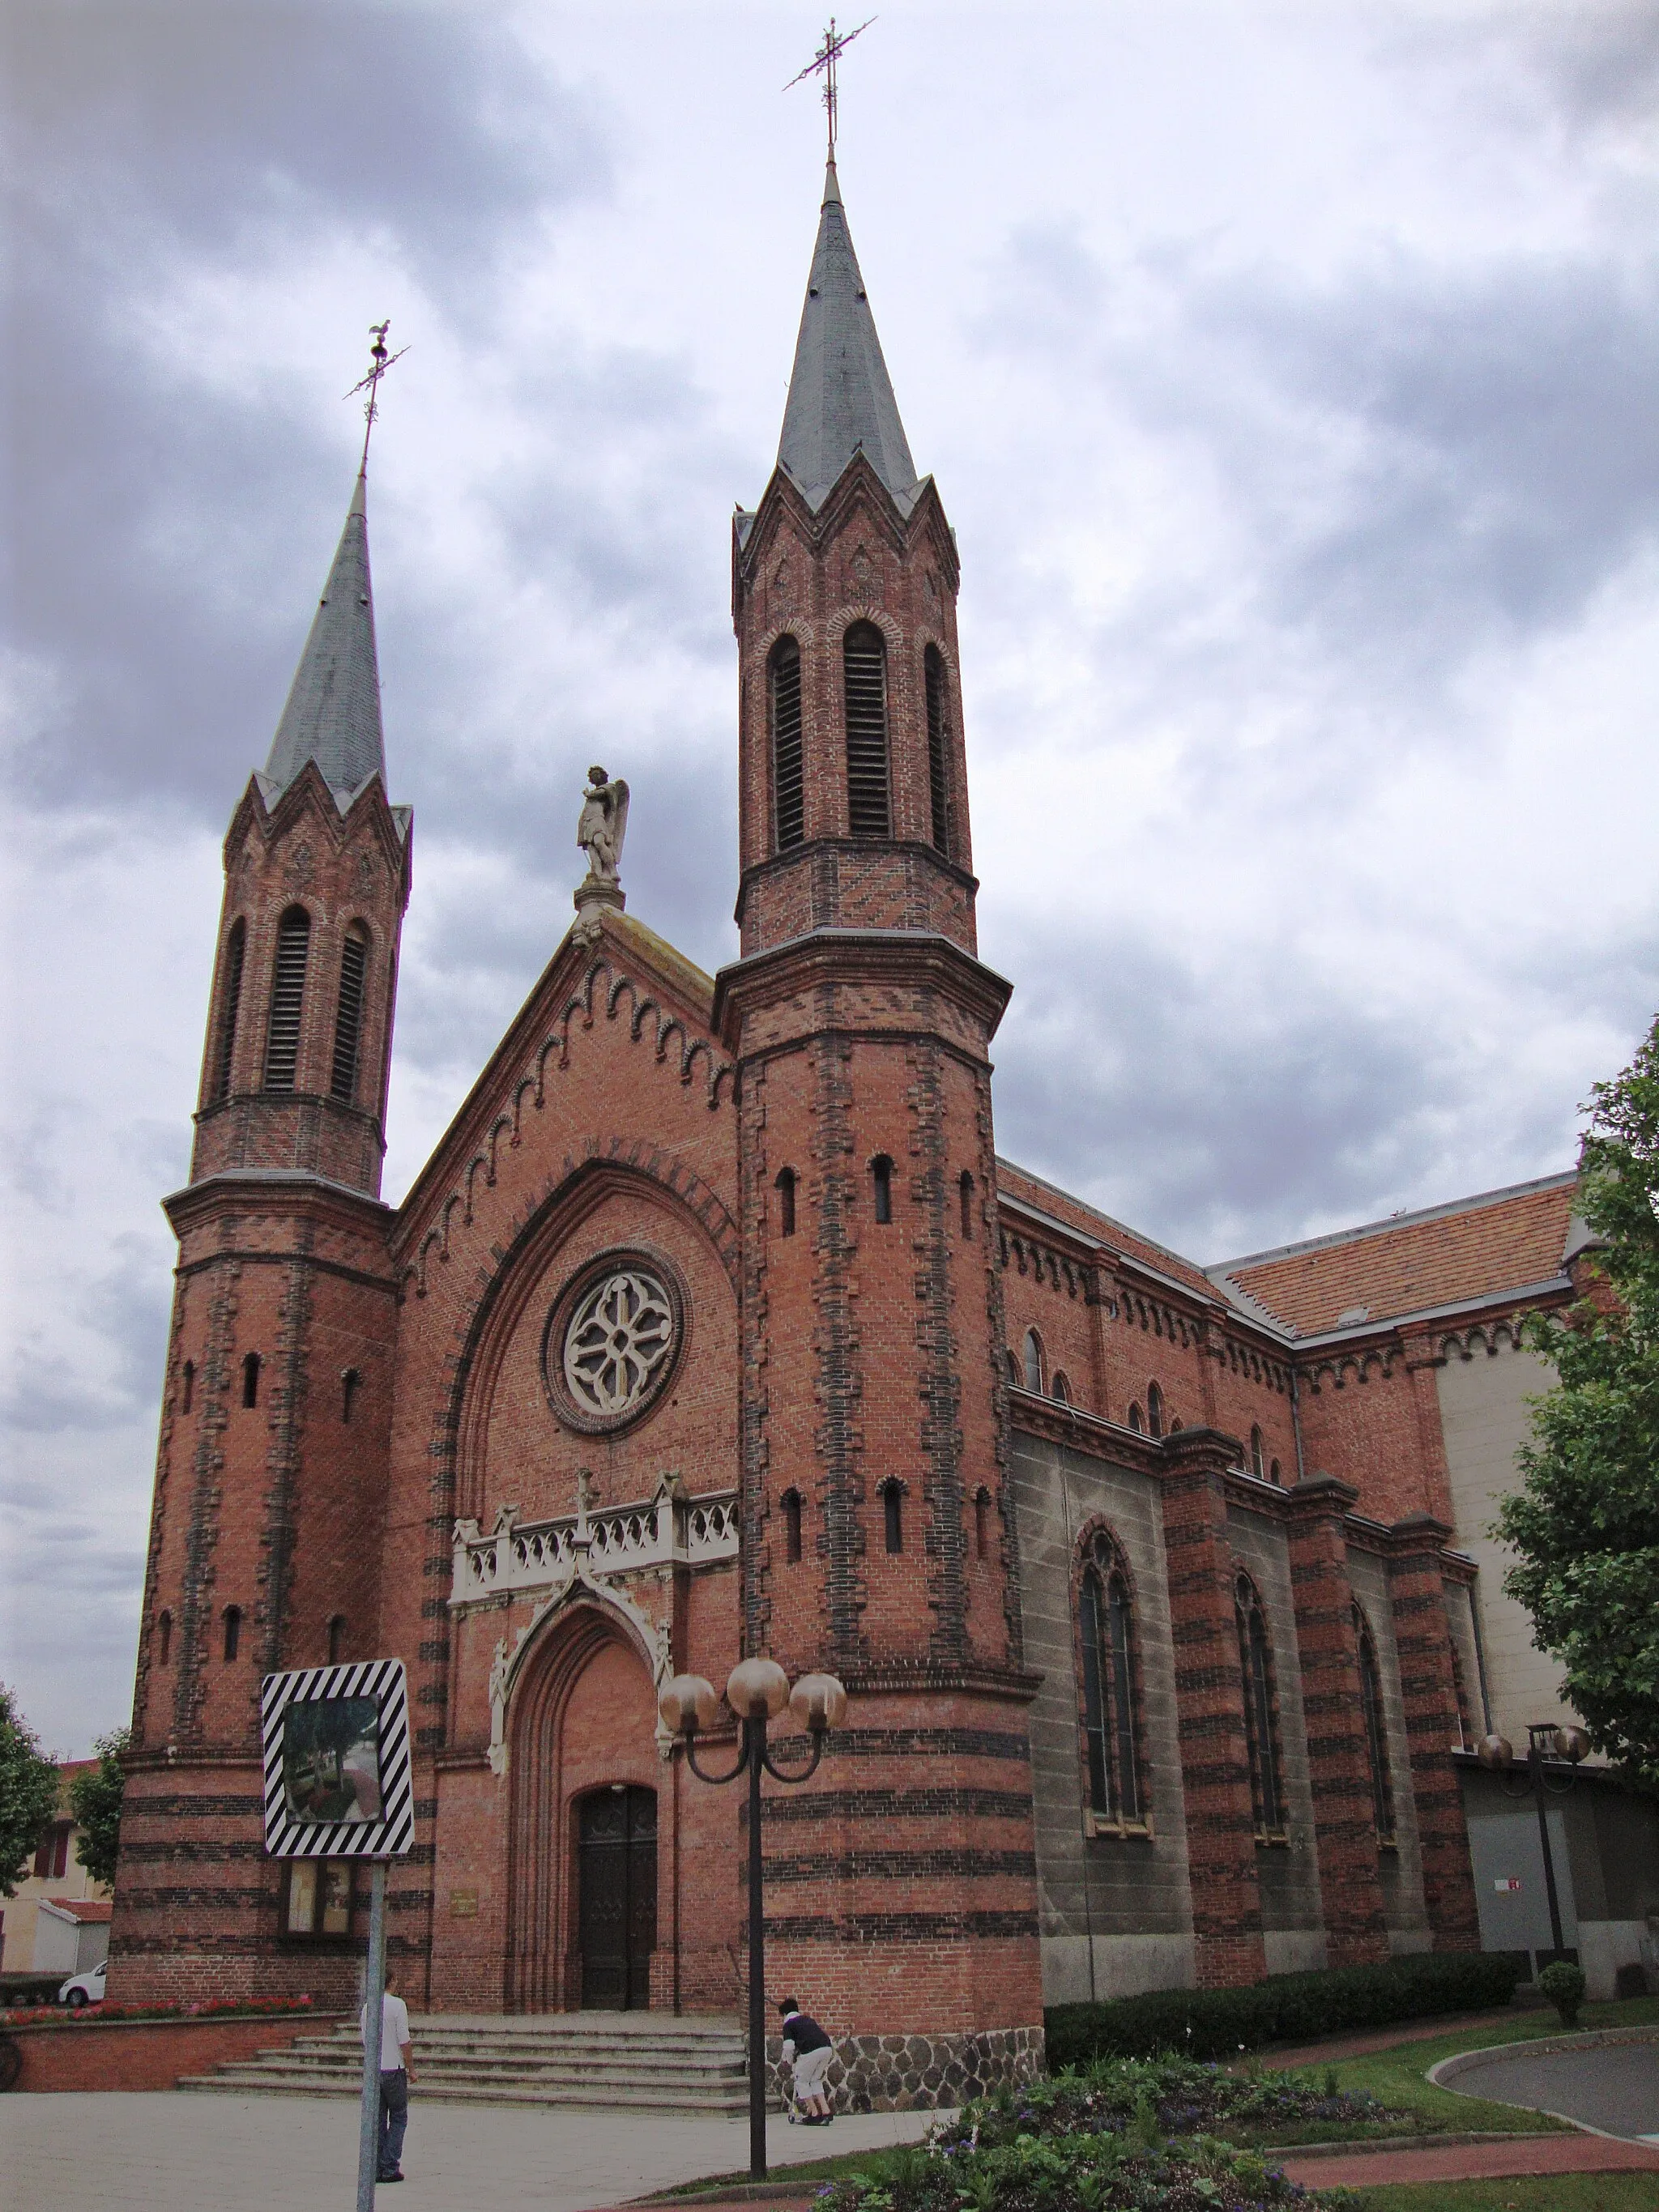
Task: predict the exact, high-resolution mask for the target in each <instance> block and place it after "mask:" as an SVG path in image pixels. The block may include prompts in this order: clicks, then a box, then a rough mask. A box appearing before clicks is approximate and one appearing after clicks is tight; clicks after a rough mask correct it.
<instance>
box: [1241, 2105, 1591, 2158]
mask: <svg viewBox="0 0 1659 2212" xmlns="http://www.w3.org/2000/svg"><path fill="white" fill-rule="evenodd" d="M1526 2109H1528V2108H1527V2107H1525V2106H1519V2105H1517V2106H1516V2111H1517V2112H1522V2111H1524V2110H1526ZM1548 2117H1549V2118H1552V2119H1553V2118H1555V2117H1556V2115H1555V2114H1554V2113H1551V2114H1550V2115H1549V2116H1548ZM1568 2130H1571V2131H1572V2132H1573V2133H1575V2134H1576V2133H1578V2132H1580V2130H1578V2128H1577V2124H1576V2123H1575V2122H1573V2121H1571V2120H1568V2121H1566V2122H1565V2123H1564V2124H1563V2126H1562V2127H1560V2128H1518V2129H1506V2130H1503V2131H1502V2132H1501V2133H1500V2132H1497V2131H1493V2132H1490V2133H1487V2134H1485V2135H1476V2134H1474V2133H1471V2132H1468V2131H1466V2132H1464V2133H1462V2134H1461V2135H1435V2136H1357V2137H1355V2138H1354V2139H1353V2140H1352V2141H1350V2142H1325V2143H1252V2144H1251V2146H1250V2148H1251V2149H1252V2150H1254V2151H1255V2154H1256V2155H1257V2157H1259V2158H1267V2157H1270V2156H1272V2155H1273V2154H1274V2153H1277V2154H1278V2155H1279V2159H1280V2160H1281V2161H1282V2160H1285V2159H1287V2158H1291V2159H1304V2158H1364V2157H1368V2156H1369V2155H1370V2154H1371V2153H1372V2152H1376V2154H1377V2155H1378V2156H1379V2157H1381V2156H1384V2155H1386V2154H1388V2153H1389V2151H1396V2150H1455V2149H1461V2148H1462V2147H1463V2146H1464V2145H1466V2144H1468V2143H1507V2142H1532V2141H1533V2140H1534V2139H1535V2138H1541V2139H1542V2140H1544V2141H1545V2142H1559V2140H1560V2137H1561V2136H1562V2135H1563V2134H1565V2132H1567V2131H1568Z"/></svg>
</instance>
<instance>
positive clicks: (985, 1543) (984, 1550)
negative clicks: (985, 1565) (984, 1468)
mask: <svg viewBox="0 0 1659 2212" xmlns="http://www.w3.org/2000/svg"><path fill="white" fill-rule="evenodd" d="M990 1556H991V1493H990V1492H989V1491H988V1490H986V1489H984V1488H983V1487H981V1488H980V1489H979V1490H977V1491H975V1493H974V1557H975V1559H989V1558H990Z"/></svg>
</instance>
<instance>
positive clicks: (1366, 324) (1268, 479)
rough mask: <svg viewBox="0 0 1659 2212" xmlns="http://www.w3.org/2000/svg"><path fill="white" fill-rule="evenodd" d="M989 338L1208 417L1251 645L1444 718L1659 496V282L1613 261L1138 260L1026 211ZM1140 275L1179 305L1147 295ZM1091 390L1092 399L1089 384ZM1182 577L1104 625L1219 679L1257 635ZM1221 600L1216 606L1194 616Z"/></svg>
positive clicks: (1205, 434)
mask: <svg viewBox="0 0 1659 2212" xmlns="http://www.w3.org/2000/svg"><path fill="white" fill-rule="evenodd" d="M994 289H995V290H996V292H997V295H998V297H999V300H1000V301H1001V302H1002V304H1001V305H1000V307H999V309H998V311H997V313H996V314H995V315H994V317H991V318H987V319H985V320H983V321H982V322H981V325H980V326H979V330H978V332H977V335H978V337H979V340H980V343H982V344H984V345H986V346H987V347H989V348H1005V349H1010V350H1013V351H1017V352H1018V353H1019V354H1021V355H1022V356H1024V357H1025V360H1026V362H1027V364H1028V366H1029V365H1030V363H1031V362H1033V360H1034V359H1039V358H1041V359H1043V360H1044V364H1045V365H1044V368H1043V373H1044V374H1051V375H1052V376H1053V377H1054V380H1056V382H1057V383H1060V382H1064V383H1066V384H1067V385H1069V386H1073V387H1075V386H1076V385H1077V383H1078V381H1079V379H1083V380H1086V386H1087V387H1088V388H1092V389H1093V390H1094V391H1096V392H1098V393H1100V394H1101V395H1102V396H1103V397H1104V398H1106V399H1107V400H1108V402H1109V404H1116V405H1118V406H1120V407H1121V408H1123V409H1125V410H1127V412H1128V414H1129V415H1130V416H1131V417H1132V419H1134V420H1136V421H1138V422H1140V423H1141V424H1143V425H1145V426H1146V427H1147V428H1150V429H1152V432H1153V433H1154V434H1155V435H1157V436H1158V438H1159V439H1161V440H1164V441H1169V440H1170V439H1171V438H1174V439H1177V440H1185V441H1190V442H1191V443H1192V444H1193V445H1194V447H1196V449H1197V450H1198V451H1199V452H1200V453H1202V455H1203V456H1204V458H1205V460H1206V464H1207V465H1208V467H1209V468H1210V469H1211V470H1212V472H1213V475H1214V477H1215V479H1216V480H1217V482H1218V484H1219V485H1220V487H1221V489H1222V491H1223V495H1224V497H1225V504H1226V507H1227V510H1228V513H1229V515H1230V517H1231V520H1232V522H1233V524H1234V526H1236V527H1238V528H1239V529H1241V530H1242V531H1243V533H1244V536H1245V540H1246V544H1247V547H1248V550H1247V553H1246V556H1245V559H1246V562H1247V567H1246V570H1245V573H1246V574H1247V575H1248V576H1249V591H1250V594H1251V599H1252V606H1253V613H1254V615H1255V617H1257V619H1256V620H1255V621H1253V623H1252V624H1251V626H1250V629H1251V635H1250V648H1251V649H1252V650H1254V651H1257V652H1260V651H1261V649H1262V648H1263V646H1264V643H1265V638H1264V634H1263V627H1262V626H1263V623H1265V624H1266V626H1267V630H1266V635H1272V634H1273V632H1277V634H1278V635H1279V639H1280V641H1281V643H1282V645H1283V646H1284V647H1287V648H1289V647H1293V648H1294V649H1296V650H1297V651H1298V652H1310V653H1312V654H1313V656H1314V660H1315V663H1316V666H1317V665H1324V666H1326V667H1328V668H1331V669H1333V670H1334V669H1340V671H1341V680H1342V681H1343V682H1344V683H1345V684H1347V685H1349V686H1351V687H1352V688H1353V689H1354V690H1356V691H1358V690H1359V688H1360V687H1361V686H1362V685H1364V687H1365V688H1366V690H1368V692H1369V704H1370V713H1371V714H1373V715H1376V714H1381V715H1383V716H1389V715H1392V716H1394V717H1395V719H1396V720H1397V721H1398V723H1399V725H1400V726H1401V732H1402V734H1404V735H1405V736H1406V737H1407V741H1409V738H1410V731H1411V726H1412V725H1413V723H1415V724H1416V725H1417V726H1418V728H1419V730H1422V729H1425V728H1426V727H1429V726H1430V725H1427V724H1425V721H1424V719H1423V714H1422V710H1423V708H1425V706H1430V707H1432V708H1434V709H1436V710H1437V714H1439V715H1440V716H1441V719H1440V720H1437V722H1435V723H1434V724H1433V725H1432V726H1433V729H1434V740H1433V741H1435V742H1442V741H1444V739H1445V738H1447V737H1448V736H1449V733H1450V721H1449V717H1448V716H1447V715H1446V712H1445V710H1446V709H1447V708H1448V703H1449V702H1448V697H1447V694H1448V690H1449V685H1450V684H1451V682H1452V681H1453V679H1455V677H1456V676H1457V675H1458V674H1459V673H1460V672H1461V671H1462V669H1463V668H1464V667H1465V666H1466V665H1468V660H1469V658H1470V656H1471V655H1472V653H1475V652H1476V651H1479V650H1481V649H1484V648H1486V647H1488V646H1490V645H1492V644H1493V643H1494V642H1497V641H1513V640H1520V639H1523V638H1527V637H1530V636H1534V635H1539V634H1540V633H1541V632H1543V631H1546V630H1547V629H1552V628H1558V627H1560V626H1562V625H1565V624H1567V623H1571V621H1573V620H1574V619H1575V618H1577V617H1578V616H1580V615H1581V614H1582V613H1583V609H1584V607H1585V605H1586V603H1587V602H1588V601H1589V599H1590V598H1591V597H1592V596H1593V595H1594V594H1595V592H1596V591H1597V590H1598V589H1600V588H1601V586H1603V585H1604V584H1605V583H1606V582H1607V580H1609V579H1610V578H1611V577H1613V575H1615V574H1618V573H1619V572H1620V570H1621V569H1622V568H1624V567H1625V566H1626V564H1627V563H1628V562H1630V560H1631V559H1632V557H1633V556H1635V555H1636V554H1637V552H1638V550H1640V549H1641V548H1642V547H1644V545H1647V544H1651V543H1652V542H1653V540H1654V538H1655V535H1656V519H1659V419H1656V416H1655V412H1654V409H1653V406H1652V393H1653V391H1654V389H1655V388H1656V382H1659V287H1656V284H1655V283H1654V282H1653V276H1652V273H1651V272H1650V273H1648V274H1646V275H1644V276H1642V277H1641V278H1639V279H1636V278H1632V277H1631V276H1627V275H1626V274H1625V273H1623V272H1622V271H1621V270H1620V268H1619V267H1618V266H1617V265H1616V264H1615V263H1614V262H1613V260H1612V259H1611V258H1589V257H1585V258H1578V259H1572V258H1566V257H1564V256H1560V257H1556V258H1547V257H1545V256H1536V257H1517V256H1513V255H1509V256H1504V257H1494V258H1493V259H1492V261H1491V262H1490V263H1489V264H1487V265H1486V267H1485V268H1484V269H1481V270H1475V271H1473V272H1470V271H1467V270H1465V271H1461V272H1460V273H1459V274H1458V276H1456V278H1455V280H1453V279H1450V278H1449V277H1448V276H1446V275H1445V274H1444V273H1443V272H1442V271H1440V270H1437V269H1435V268H1433V267H1431V265H1429V264H1427V263H1426V262H1425V261H1422V260H1420V259H1418V258H1414V257H1413V256H1411V255H1409V254H1407V252H1404V251H1401V252H1395V253H1393V254H1391V255H1389V256H1387V257H1384V258H1373V259H1372V260H1370V262H1368V263H1364V264H1357V265H1354V266H1352V267H1351V268H1350V270H1348V271H1347V272H1346V275H1345V276H1343V277H1342V278H1341V279H1340V281H1337V282H1333V283H1329V284H1328V285H1325V286H1323V287H1319V286H1316V285H1315V284H1314V283H1311V282H1309V281H1306V280H1302V279H1298V278H1297V277H1294V276H1292V275H1291V273H1290V272H1289V271H1288V270H1285V269H1283V268H1277V267H1261V268H1253V269H1249V270H1238V269H1237V268H1231V267H1224V266H1218V265H1217V263H1216V259H1215V257H1214V254H1213V253H1212V251H1211V250H1210V248H1209V246H1207V245H1203V246H1192V247H1190V248H1183V247H1182V246H1181V245H1180V244H1179V243H1176V244H1175V245H1172V246H1168V247H1166V248H1164V249H1160V250H1159V251H1158V252H1157V253H1145V254H1141V255H1139V256H1137V257H1136V258H1135V260H1134V262H1133V264H1132V265H1130V266H1129V267H1127V268H1125V269H1123V270H1118V271H1116V272H1114V271H1111V270H1107V269H1104V268H1103V267H1102V266H1100V265H1099V264H1097V263H1095V262H1093V261H1091V259H1090V258H1089V257H1088V256H1087V255H1086V254H1085V252H1084V251H1083V249H1082V248H1081V247H1080V246H1079V243H1078V240H1077V239H1076V237H1075V234H1073V233H1070V232H1068V231H1065V230H1055V229H1042V230H1038V231H1035V232H1026V233H1024V234H1021V235H1020V236H1018V238H1016V239H1015V240H1012V243H1011V248H1010V266H1009V269H1008V271H1007V282H1006V284H1005V283H1001V282H999V283H997V284H996V286H995V288H994ZM1131 290H1132V291H1133V292H1134V293H1135V295H1137V299H1138V300H1140V301H1144V299H1145V297H1146V295H1151V297H1152V299H1153V300H1154V301H1155V302H1156V305H1157V313H1145V312H1144V311H1143V312H1131V311H1130V310H1129V309H1128V308H1127V307H1120V304H1119V302H1118V298H1117V295H1119V294H1121V293H1124V292H1127V291H1131ZM1072 404H1073V406H1075V405H1076V404H1078V403H1077V401H1076V399H1075V398H1073V401H1072ZM1202 612H1203V611H1202V610H1201V609H1199V608H1196V607H1195V606H1194V603H1193V600H1192V598H1191V595H1190V593H1189V592H1185V593H1183V592H1176V593H1174V594H1171V592H1170V583H1169V579H1168V578H1167V577H1161V578H1159V580H1158V582H1157V583H1156V585H1155V586H1153V589H1152V592H1151V593H1150V594H1149V595H1146V596H1143V597H1139V598H1137V599H1135V600H1134V601H1133V603H1132V604H1131V605H1128V606H1127V608H1126V609H1124V610H1123V611H1122V612H1121V615H1119V616H1117V617H1115V618H1114V619H1113V620H1111V621H1110V622H1109V623H1108V624H1107V625H1106V626H1105V628H1104V629H1103V635H1102V636H1101V638H1100V641H1099V644H1100V647H1101V649H1102V650H1103V651H1109V652H1110V653H1111V654H1112V655H1113V657H1114V660H1115V663H1116V664H1118V665H1125V666H1127V667H1128V668H1129V669H1131V670H1133V669H1134V668H1135V667H1137V666H1139V669H1140V670H1141V671H1142V673H1143V677H1144V678H1147V679H1150V688H1151V689H1153V690H1155V689H1156V688H1157V687H1158V685H1159V684H1162V683H1164V681H1166V680H1167V678H1169V676H1170V672H1171V671H1173V670H1176V669H1177V668H1184V669H1185V670H1186V671H1187V676H1188V687H1187V688H1189V689H1190V688H1195V687H1199V686H1201V687H1202V688H1203V689H1205V690H1208V691H1210V692H1211V693H1212V696H1213V694H1214V692H1215V689H1216V686H1217V684H1218V682H1220V681H1221V680H1223V679H1224V678H1225V667H1226V663H1227V662H1228V661H1229V659H1232V658H1235V657H1236V655H1237V651H1238V650H1239V648H1238V647H1237V646H1236V645H1235V643H1234V641H1233V640H1232V638H1231V635H1230V634H1229V633H1228V631H1227V630H1226V629H1225V625H1224V627H1223V629H1221V630H1220V631H1219V632H1217V631H1216V630H1214V629H1212V628H1211V627H1209V626H1208V625H1207V624H1206V623H1205V622H1204V620H1203V619H1202V618H1201V617H1202ZM1195 615H1196V616H1198V617H1200V619H1198V620H1196V621H1195V620H1194V617H1195Z"/></svg>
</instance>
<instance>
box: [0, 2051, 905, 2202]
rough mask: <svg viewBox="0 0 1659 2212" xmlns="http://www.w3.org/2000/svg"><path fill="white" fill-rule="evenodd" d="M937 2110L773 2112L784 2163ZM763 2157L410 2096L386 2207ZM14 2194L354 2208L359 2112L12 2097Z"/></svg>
mask: <svg viewBox="0 0 1659 2212" xmlns="http://www.w3.org/2000/svg"><path fill="white" fill-rule="evenodd" d="M938 2117H939V2115H938V2114H937V2113H936V2112H871V2113H865V2114H862V2115H851V2114H849V2115H848V2116H846V2117H845V2118H840V2119H838V2120H836V2123H835V2124H834V2126H833V2127H828V2128H798V2127H797V2128H792V2127H791V2126H790V2125H789V2124H788V2123H787V2121H786V2120H784V2119H783V2118H781V2117H779V2118H775V2119H773V2120H771V2121H770V2122H769V2126H768V2134H767V2156H768V2159H769V2162H770V2163H771V2164H772V2165H773V2166H774V2167H777V2166H781V2165H786V2164H787V2163H789V2162H791V2161H793V2162H794V2163H797V2164H803V2163H805V2161H806V2160H811V2159H817V2158H823V2157H825V2156H826V2155H828V2154H829V2153H830V2152H832V2151H843V2150H870V2149H875V2148H879V2147H881V2146H883V2145H885V2144H888V2143H895V2142H915V2141H916V2140H917V2139H918V2138H919V2137H920V2136H922V2135H923V2134H924V2133H925V2132H926V2131H927V2129H928V2128H929V2127H930V2126H931V2125H932V2124H933V2121H934V2120H935V2119H937V2118H938ZM748 2164H749V2124H748V2122H747V2120H717V2119H700V2118H681V2117H679V2116H678V2115H675V2114H672V2113H641V2112H592V2111H580V2112H578V2111H565V2112H560V2111H547V2110H536V2111H522V2110H518V2109H515V2108H514V2107H512V2106H500V2105H493V2106H481V2105H454V2104H428V2105H424V2106H423V2105H422V2103H421V2101H420V2084H419V2083H418V2081H417V2082H416V2085H415V2092H414V2095H413V2097H412V2098H411V2100H410V2120H409V2140H408V2142H407V2143H406V2144H405V2145H404V2172H405V2174H407V2176H408V2177H409V2178H408V2179H407V2181H406V2182H404V2185H403V2186H402V2187H401V2188H393V2189H384V2190H382V2191H380V2192H379V2193H378V2195H377V2199H376V2202H377V2203H378V2205H379V2206H380V2212H419V2208H422V2207H424V2208H426V2212H457V2208H458V2207H464V2208H465V2212H530V2208H534V2212H591V2208H592V2207H595V2206H601V2205H615V2204H621V2203H625V2202H626V2201H627V2199H629V2197H642V2196H645V2195H647V2194H648V2193H649V2192H650V2191H653V2190H658V2189H671V2188H673V2187H674V2186H675V2185H677V2184H678V2183H680V2182H685V2181H695V2180H697V2179H699V2178H700V2177H702V2176H703V2175H706V2174H717V2173H734V2172H743V2171H744V2170H745V2169H746V2168H747V2166H748ZM0 2173H3V2174H4V2176H5V2185H4V2191H3V2194H4V2199H5V2203H6V2204H7V2205H8V2206H11V2205H17V2206H24V2205H27V2207H28V2208H29V2212H207V2208H211V2212H271V2208H272V2207H273V2206H274V2205H283V2206H291V2207H294V2208H295V2212H301V2208H302V2212H351V2207H352V2205H353V2204H354V2203H355V2201H356V2197H355V2192H356V2181H357V2108H356V2106H355V2105H352V2104H349V2103H348V2102H347V2101H346V2100H345V2099H343V2098H337V2097H316V2098H313V2097H184V2096H179V2095H177V2094H174V2093H170V2092H164V2093H158V2094H155V2095H131V2096H123V2095H119V2094H106V2095H99V2096H77V2095H73V2094H71V2095H67V2096H58V2097H28V2096H17V2095H12V2096H9V2097H0Z"/></svg>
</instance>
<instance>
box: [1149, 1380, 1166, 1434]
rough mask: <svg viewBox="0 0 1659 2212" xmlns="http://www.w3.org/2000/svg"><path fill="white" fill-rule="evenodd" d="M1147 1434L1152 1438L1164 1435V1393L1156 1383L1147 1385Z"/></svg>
mask: <svg viewBox="0 0 1659 2212" xmlns="http://www.w3.org/2000/svg"><path fill="white" fill-rule="evenodd" d="M1146 1433H1147V1435H1148V1436H1151V1437H1161V1436H1162V1435H1163V1433H1164V1393H1163V1392H1162V1391H1161V1390H1160V1389H1158V1385H1157V1383H1148V1384H1147V1385H1146Z"/></svg>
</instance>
